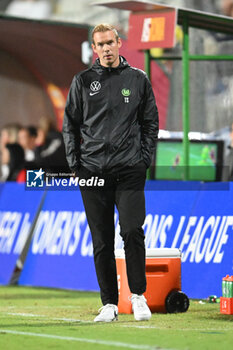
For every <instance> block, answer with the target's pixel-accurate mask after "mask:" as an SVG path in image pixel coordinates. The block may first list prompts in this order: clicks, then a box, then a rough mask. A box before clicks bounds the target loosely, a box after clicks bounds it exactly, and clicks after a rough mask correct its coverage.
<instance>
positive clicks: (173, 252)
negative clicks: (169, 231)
mask: <svg viewBox="0 0 233 350" xmlns="http://www.w3.org/2000/svg"><path fill="white" fill-rule="evenodd" d="M115 257H116V258H121V259H124V258H125V251H124V249H116V250H115ZM146 257H147V258H180V257H181V250H180V249H178V248H147V249H146Z"/></svg>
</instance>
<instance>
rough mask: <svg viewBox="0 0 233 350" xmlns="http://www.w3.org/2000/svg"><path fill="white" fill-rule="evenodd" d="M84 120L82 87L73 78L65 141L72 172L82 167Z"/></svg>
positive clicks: (65, 115) (64, 124)
mask: <svg viewBox="0 0 233 350" xmlns="http://www.w3.org/2000/svg"><path fill="white" fill-rule="evenodd" d="M81 120H82V98H81V86H80V82H79V79H78V77H77V76H75V77H74V78H73V81H72V83H71V86H70V90H69V93H68V97H67V101H66V106H65V112H64V120H63V128H62V133H63V139H64V143H65V150H66V159H67V162H68V165H69V167H70V169H71V171H74V172H76V171H77V170H78V169H79V167H80V124H81Z"/></svg>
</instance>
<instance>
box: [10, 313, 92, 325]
mask: <svg viewBox="0 0 233 350" xmlns="http://www.w3.org/2000/svg"><path fill="white" fill-rule="evenodd" d="M6 315H10V316H20V317H36V318H38V317H41V318H45V319H48V320H52V321H65V322H79V323H80V322H82V323H92V322H91V321H83V320H79V319H76V318H66V317H48V316H46V315H36V314H27V313H20V312H6Z"/></svg>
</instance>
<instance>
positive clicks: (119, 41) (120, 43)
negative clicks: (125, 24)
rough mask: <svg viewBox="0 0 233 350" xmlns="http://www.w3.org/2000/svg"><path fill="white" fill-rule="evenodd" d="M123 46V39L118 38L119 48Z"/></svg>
mask: <svg viewBox="0 0 233 350" xmlns="http://www.w3.org/2000/svg"><path fill="white" fill-rule="evenodd" d="M121 46H122V41H121V38H118V48H120V47H121Z"/></svg>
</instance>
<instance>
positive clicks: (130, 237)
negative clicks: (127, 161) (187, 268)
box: [79, 162, 146, 305]
mask: <svg viewBox="0 0 233 350" xmlns="http://www.w3.org/2000/svg"><path fill="white" fill-rule="evenodd" d="M91 176H98V177H99V178H103V179H104V181H105V185H104V187H91V188H90V187H80V190H81V194H82V199H83V203H84V207H85V211H86V216H87V221H88V224H89V227H90V230H91V235H92V241H93V250H94V262H95V269H96V274H97V279H98V283H99V286H100V295H101V300H102V303H103V305H106V304H108V303H109V304H115V305H117V304H118V286H117V272H116V261H115V255H114V238H115V226H114V208H115V205H116V207H117V210H118V213H119V223H120V229H121V232H120V234H121V237H122V239H123V241H124V250H125V258H126V269H127V277H128V284H129V288H130V291H131V293H135V294H142V293H144V292H145V290H146V276H145V243H144V232H143V229H142V225H143V223H144V220H145V196H144V186H145V179H146V166H145V164H144V162H140V163H138V164H137V165H136V166H134V167H126V168H125V169H123V170H121V171H119V172H117V173H111V174H101V175H100V174H93V173H91V172H90V171H89V170H87V169H86V168H84V167H81V169H80V171H79V178H85V179H88V178H90V177H91Z"/></svg>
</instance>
